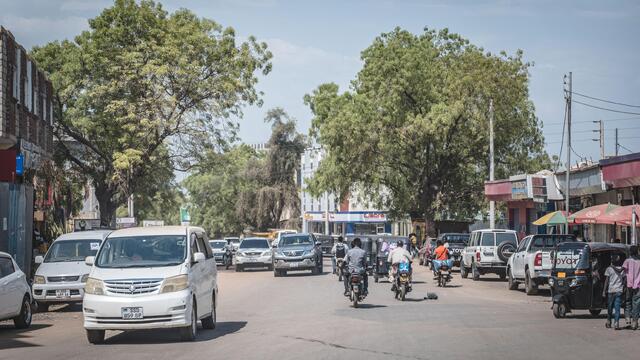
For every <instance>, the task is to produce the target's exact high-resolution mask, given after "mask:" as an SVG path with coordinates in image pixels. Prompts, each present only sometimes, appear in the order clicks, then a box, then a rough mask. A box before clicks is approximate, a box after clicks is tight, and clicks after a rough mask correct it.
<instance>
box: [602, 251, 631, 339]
mask: <svg viewBox="0 0 640 360" xmlns="http://www.w3.org/2000/svg"><path fill="white" fill-rule="evenodd" d="M621 265H622V259H621V258H620V255H614V256H613V258H612V261H611V265H610V266H609V267H608V268H607V270H606V271H605V272H604V276H605V277H606V280H605V283H604V284H605V285H604V289H605V291H606V295H607V300H608V309H607V310H608V311H607V324H606V327H607V328H610V327H611V317H612V316H613V317H614V323H613V326H614V328H615V329H616V330H620V305H621V304H622V294H623V292H624V287H625V285H626V282H625V281H626V280H625V273H624V270H623V269H622V266H621Z"/></svg>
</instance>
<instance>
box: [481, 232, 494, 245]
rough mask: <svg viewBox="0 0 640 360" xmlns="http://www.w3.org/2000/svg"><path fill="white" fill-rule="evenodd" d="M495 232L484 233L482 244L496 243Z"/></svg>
mask: <svg viewBox="0 0 640 360" xmlns="http://www.w3.org/2000/svg"><path fill="white" fill-rule="evenodd" d="M493 240H494V238H493V233H490V232H487V233H482V243H481V244H480V246H493V245H494V241H493Z"/></svg>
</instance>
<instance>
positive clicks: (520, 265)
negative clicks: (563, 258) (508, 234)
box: [507, 234, 576, 295]
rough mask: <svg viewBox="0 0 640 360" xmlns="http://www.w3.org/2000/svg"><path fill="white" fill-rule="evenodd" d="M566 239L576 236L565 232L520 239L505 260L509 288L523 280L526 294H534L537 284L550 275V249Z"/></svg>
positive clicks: (571, 239)
mask: <svg viewBox="0 0 640 360" xmlns="http://www.w3.org/2000/svg"><path fill="white" fill-rule="evenodd" d="M567 241H576V238H575V236H573V235H566V234H552V235H547V234H540V235H529V236H527V237H525V238H524V239H522V240H521V241H520V244H519V245H518V248H517V249H516V252H515V253H514V254H513V255H512V256H511V257H510V258H509V261H508V262H507V277H508V280H509V290H517V289H518V285H519V284H520V282H523V283H524V286H525V292H526V293H527V295H534V294H536V293H537V292H538V286H540V285H543V284H546V283H547V281H548V280H549V276H550V275H551V268H552V265H553V263H552V260H551V255H552V254H551V253H552V251H553V250H554V249H555V247H556V245H558V244H560V243H563V242H567Z"/></svg>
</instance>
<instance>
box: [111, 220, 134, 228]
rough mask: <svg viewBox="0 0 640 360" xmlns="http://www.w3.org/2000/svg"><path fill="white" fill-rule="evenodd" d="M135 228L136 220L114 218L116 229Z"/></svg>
mask: <svg viewBox="0 0 640 360" xmlns="http://www.w3.org/2000/svg"><path fill="white" fill-rule="evenodd" d="M135 226H136V218H134V217H119V218H116V227H117V228H118V229H124V228H130V227H135Z"/></svg>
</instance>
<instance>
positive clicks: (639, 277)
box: [622, 245, 640, 330]
mask: <svg viewBox="0 0 640 360" xmlns="http://www.w3.org/2000/svg"><path fill="white" fill-rule="evenodd" d="M629 253H630V254H631V257H629V258H628V259H627V260H625V261H624V264H622V268H623V269H624V272H625V274H626V275H627V292H629V293H630V297H631V304H630V305H631V306H629V304H627V308H626V309H625V311H624V313H625V315H627V314H631V318H632V323H631V328H632V329H633V330H637V329H638V317H640V256H639V255H638V245H632V246H631V248H630V249H629Z"/></svg>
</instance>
